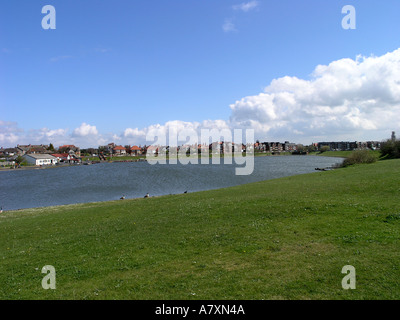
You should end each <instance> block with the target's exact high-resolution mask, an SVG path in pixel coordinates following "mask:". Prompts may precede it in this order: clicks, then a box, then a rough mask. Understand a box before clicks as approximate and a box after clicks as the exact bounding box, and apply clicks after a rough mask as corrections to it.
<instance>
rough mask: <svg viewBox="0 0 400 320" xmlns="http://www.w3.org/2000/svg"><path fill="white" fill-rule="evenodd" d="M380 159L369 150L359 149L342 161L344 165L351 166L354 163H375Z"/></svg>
mask: <svg viewBox="0 0 400 320" xmlns="http://www.w3.org/2000/svg"><path fill="white" fill-rule="evenodd" d="M377 160H378V157H377V156H376V155H375V154H372V153H371V152H369V151H368V150H357V151H354V152H353V153H351V154H350V155H349V156H348V157H347V158H346V159H344V161H343V163H342V167H347V166H351V165H353V164H361V163H373V162H376V161H377Z"/></svg>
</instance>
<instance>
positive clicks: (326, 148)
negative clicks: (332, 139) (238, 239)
mask: <svg viewBox="0 0 400 320" xmlns="http://www.w3.org/2000/svg"><path fill="white" fill-rule="evenodd" d="M330 150H331V147H330V146H323V147H321V148H320V149H319V152H320V153H324V152H327V151H330Z"/></svg>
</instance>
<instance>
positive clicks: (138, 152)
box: [131, 146, 142, 156]
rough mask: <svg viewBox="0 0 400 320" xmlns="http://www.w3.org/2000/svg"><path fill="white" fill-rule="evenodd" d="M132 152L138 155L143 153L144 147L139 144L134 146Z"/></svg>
mask: <svg viewBox="0 0 400 320" xmlns="http://www.w3.org/2000/svg"><path fill="white" fill-rule="evenodd" d="M131 154H132V155H134V156H138V155H140V154H142V149H141V148H139V147H138V146H133V147H132V148H131Z"/></svg>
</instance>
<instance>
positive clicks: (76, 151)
mask: <svg viewBox="0 0 400 320" xmlns="http://www.w3.org/2000/svg"><path fill="white" fill-rule="evenodd" d="M58 151H59V152H60V153H66V152H67V153H69V154H70V155H75V156H77V157H78V158H80V156H81V149H80V148H79V147H75V146H74V145H73V144H66V145H64V146H60V147H59V148H58Z"/></svg>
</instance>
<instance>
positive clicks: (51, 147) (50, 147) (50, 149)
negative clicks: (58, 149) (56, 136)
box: [47, 143, 54, 151]
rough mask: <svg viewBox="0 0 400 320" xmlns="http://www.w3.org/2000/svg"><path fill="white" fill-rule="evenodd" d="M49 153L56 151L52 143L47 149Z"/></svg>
mask: <svg viewBox="0 0 400 320" xmlns="http://www.w3.org/2000/svg"><path fill="white" fill-rule="evenodd" d="M47 150H49V151H54V146H53V144H52V143H50V145H49V147H48V148H47Z"/></svg>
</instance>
